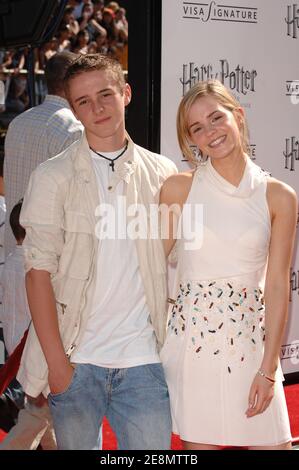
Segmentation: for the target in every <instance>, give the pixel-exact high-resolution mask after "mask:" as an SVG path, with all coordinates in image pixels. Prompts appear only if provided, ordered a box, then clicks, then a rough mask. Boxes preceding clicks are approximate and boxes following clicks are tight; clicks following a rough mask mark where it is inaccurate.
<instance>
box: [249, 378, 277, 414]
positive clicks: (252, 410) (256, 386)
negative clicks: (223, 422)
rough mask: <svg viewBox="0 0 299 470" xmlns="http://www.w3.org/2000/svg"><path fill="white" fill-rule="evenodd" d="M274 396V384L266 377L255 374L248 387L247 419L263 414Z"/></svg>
mask: <svg viewBox="0 0 299 470" xmlns="http://www.w3.org/2000/svg"><path fill="white" fill-rule="evenodd" d="M273 396H274V382H271V381H270V380H269V379H267V378H266V377H262V376H261V375H259V374H256V376H255V378H254V379H253V382H252V385H251V387H250V392H249V397H248V409H247V410H246V416H247V418H252V417H253V416H256V415H258V414H261V413H263V412H264V411H265V410H266V409H267V408H268V406H269V405H270V403H271V400H272V398H273Z"/></svg>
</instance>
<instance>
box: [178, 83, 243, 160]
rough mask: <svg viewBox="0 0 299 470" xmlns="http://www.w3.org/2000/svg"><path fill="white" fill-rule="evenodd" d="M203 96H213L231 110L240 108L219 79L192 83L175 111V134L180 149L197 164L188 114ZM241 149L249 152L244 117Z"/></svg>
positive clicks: (241, 129)
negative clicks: (191, 145) (191, 143)
mask: <svg viewBox="0 0 299 470" xmlns="http://www.w3.org/2000/svg"><path fill="white" fill-rule="evenodd" d="M203 96H213V97H214V98H215V99H216V100H217V101H218V103H220V104H221V105H222V106H223V107H224V108H226V109H228V110H229V111H231V112H233V111H234V110H236V109H237V108H240V103H239V102H238V101H237V100H236V98H235V97H234V96H233V95H232V94H231V93H230V92H229V91H228V90H227V88H226V87H225V86H224V85H223V84H222V83H221V82H220V81H219V80H207V81H202V82H198V83H197V84H196V85H194V86H193V87H192V88H191V89H190V90H189V91H188V93H187V94H186V95H185V96H184V98H183V99H182V101H181V103H180V105H179V109H178V113H177V136H178V141H179V146H180V148H181V151H182V153H183V155H184V157H186V158H187V159H188V160H189V161H190V162H191V163H195V164H198V161H197V160H196V158H195V155H194V152H193V150H192V149H191V147H190V134H189V130H188V114H189V111H190V108H191V106H192V105H193V104H194V103H195V101H196V100H198V99H200V98H202V97H203ZM240 138H241V145H242V150H243V151H244V152H245V153H250V146H249V132H248V126H247V123H246V120H245V118H243V119H242V126H241V128H240Z"/></svg>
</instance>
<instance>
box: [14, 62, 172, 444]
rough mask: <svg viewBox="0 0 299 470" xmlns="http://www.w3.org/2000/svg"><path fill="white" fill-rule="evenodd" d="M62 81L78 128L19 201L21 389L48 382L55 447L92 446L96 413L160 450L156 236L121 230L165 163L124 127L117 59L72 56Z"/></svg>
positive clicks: (123, 438)
mask: <svg viewBox="0 0 299 470" xmlns="http://www.w3.org/2000/svg"><path fill="white" fill-rule="evenodd" d="M65 91H66V96H67V98H68V100H69V103H70V105H71V107H72V109H73V112H74V114H75V115H76V117H77V118H78V119H79V120H80V121H81V122H82V124H83V126H84V128H85V133H84V136H83V138H82V139H81V140H80V141H79V142H76V143H74V144H73V145H72V146H71V147H70V148H69V149H67V150H66V151H64V152H62V153H61V154H60V155H58V156H57V157H55V158H53V159H51V160H49V161H47V162H45V163H43V164H42V165H40V166H39V167H38V168H37V170H36V171H35V172H34V174H33V175H32V178H31V181H30V183H29V187H28V190H27V194H26V197H25V200H24V205H23V210H22V217H21V223H22V225H23V226H24V227H25V229H26V233H27V235H26V239H25V242H24V246H25V257H26V271H27V294H28V300H29V305H30V310H31V314H32V318H33V324H34V328H33V327H32V329H31V331H30V332H29V336H28V342H27V345H26V346H25V350H24V354H23V358H22V363H21V368H20V372H19V375H18V380H19V381H20V382H21V383H22V385H23V387H24V389H25V391H26V393H27V394H29V395H32V396H36V395H38V394H39V393H40V392H43V393H44V395H47V394H48V393H49V392H50V395H49V403H50V408H51V412H52V416H53V420H54V428H55V433H56V437H57V442H58V448H60V449H96V448H98V447H99V428H100V425H101V423H102V420H103V417H104V416H105V415H106V416H107V417H108V419H109V421H110V424H111V425H112V427H113V429H114V431H115V433H116V435H117V439H118V445H119V448H120V449H168V448H169V447H170V436H171V420H170V412H169V397H168V390H167V386H166V383H165V380H164V373H163V370H162V366H161V364H160V359H159V355H158V350H159V347H160V346H161V345H162V343H163V341H164V334H165V322H166V307H165V305H166V292H167V288H166V266H165V257H164V253H163V246H162V242H161V240H160V239H158V238H157V237H150V236H147V237H139V238H138V237H134V234H133V236H132V237H131V238H130V237H128V236H123V235H124V230H123V229H124V228H125V229H126V228H127V226H129V224H132V220H131V218H130V216H132V215H133V212H134V211H135V208H136V207H139V208H140V206H142V207H143V208H146V210H147V211H148V212H147V214H146V219H148V218H149V208H150V205H151V204H155V203H157V202H158V197H159V190H160V187H161V185H162V183H163V181H164V180H165V179H166V178H167V177H168V176H169V175H171V174H173V173H175V172H176V167H175V165H174V164H173V163H172V162H171V161H170V160H168V159H166V158H165V157H162V156H160V155H156V154H153V153H151V152H149V151H147V150H145V149H143V148H141V147H139V146H137V145H135V144H134V143H133V142H132V140H131V139H130V138H129V136H128V135H127V134H126V131H125V120H124V112H125V107H126V106H127V105H128V104H129V102H130V100H131V89H130V86H129V85H128V84H126V83H125V80H124V76H123V72H122V69H121V66H120V65H119V64H118V63H117V62H115V61H114V60H112V59H110V58H107V57H105V56H101V55H98V54H95V55H85V56H80V57H79V58H78V59H77V60H76V61H75V62H74V63H73V64H72V65H71V66H70V68H69V69H68V72H67V74H66V77H65ZM124 200H125V201H126V207H127V214H128V219H127V220H125V224H124V225H125V227H124V226H123V224H121V219H122V211H121V210H119V207H120V206H121V203H122V202H123V201H124ZM103 204H106V206H107V205H109V207H110V208H112V209H113V211H115V213H116V216H117V217H116V218H117V221H118V227H117V230H116V236H115V237H114V238H113V236H109V237H100V238H101V239H100V240H99V239H98V236H97V235H96V233H97V234H99V232H100V231H101V230H99V225H100V226H101V229H103V228H104V227H103V226H104V225H105V224H102V225H101V223H100V222H98V221H97V215H98V214H99V213H100V212H101V209H102V208H103V207H104V206H103ZM97 222H98V223H97ZM133 223H134V221H133ZM108 225H109V221H108ZM110 229H111V225H109V227H108V232H109V231H110ZM131 229H132V225H131ZM142 229H144V227H142ZM110 232H111V231H110ZM130 232H131V233H132V232H134V230H131V231H130ZM119 233H121V235H119ZM132 238H136V239H132Z"/></svg>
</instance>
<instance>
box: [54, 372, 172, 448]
mask: <svg viewBox="0 0 299 470" xmlns="http://www.w3.org/2000/svg"><path fill="white" fill-rule="evenodd" d="M49 406H50V410H51V414H52V417H53V422H54V429H55V434H56V439H57V444H58V449H65V450H68V449H69V450H70V449H78V450H91V449H94V450H96V449H99V448H100V443H101V429H100V428H101V424H102V421H103V418H104V416H106V417H107V418H108V420H109V422H110V425H111V427H112V428H113V430H114V432H115V434H116V437H117V441H118V448H119V449H121V450H137V449H141V450H163V449H166V450H168V449H170V441H171V417H170V406H169V395H168V389H167V385H166V382H165V378H164V371H163V368H162V365H161V364H147V365H142V366H138V367H130V368H128V369H106V368H103V367H98V366H94V365H91V364H77V366H76V368H75V371H74V375H73V379H72V382H71V384H70V386H69V388H68V389H67V390H66V391H65V392H63V393H59V394H55V395H53V394H50V395H49Z"/></svg>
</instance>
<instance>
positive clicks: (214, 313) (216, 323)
mask: <svg viewBox="0 0 299 470" xmlns="http://www.w3.org/2000/svg"><path fill="white" fill-rule="evenodd" d="M172 335H174V336H177V337H180V336H182V335H186V341H187V344H186V345H185V347H186V348H187V349H188V350H189V351H188V352H189V354H190V352H193V354H194V357H201V355H202V354H204V356H205V357H207V354H208V356H209V357H210V358H215V359H217V358H219V359H220V358H221V360H223V359H225V361H226V362H227V363H226V370H227V373H228V374H232V373H233V372H234V370H235V369H236V368H239V367H240V366H242V364H243V363H244V362H245V361H246V360H247V357H248V356H251V355H254V353H255V352H256V351H257V350H260V347H261V343H263V342H264V341H265V304H264V297H263V292H262V290H261V289H260V288H258V287H256V288H255V287H252V286H250V287H248V286H247V287H246V286H243V285H242V284H239V283H235V282H233V281H232V280H217V281H200V282H195V281H192V282H186V283H181V284H180V288H179V294H178V296H177V299H176V303H175V304H174V305H173V307H172V310H171V313H170V317H169V321H168V337H170V336H172Z"/></svg>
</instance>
